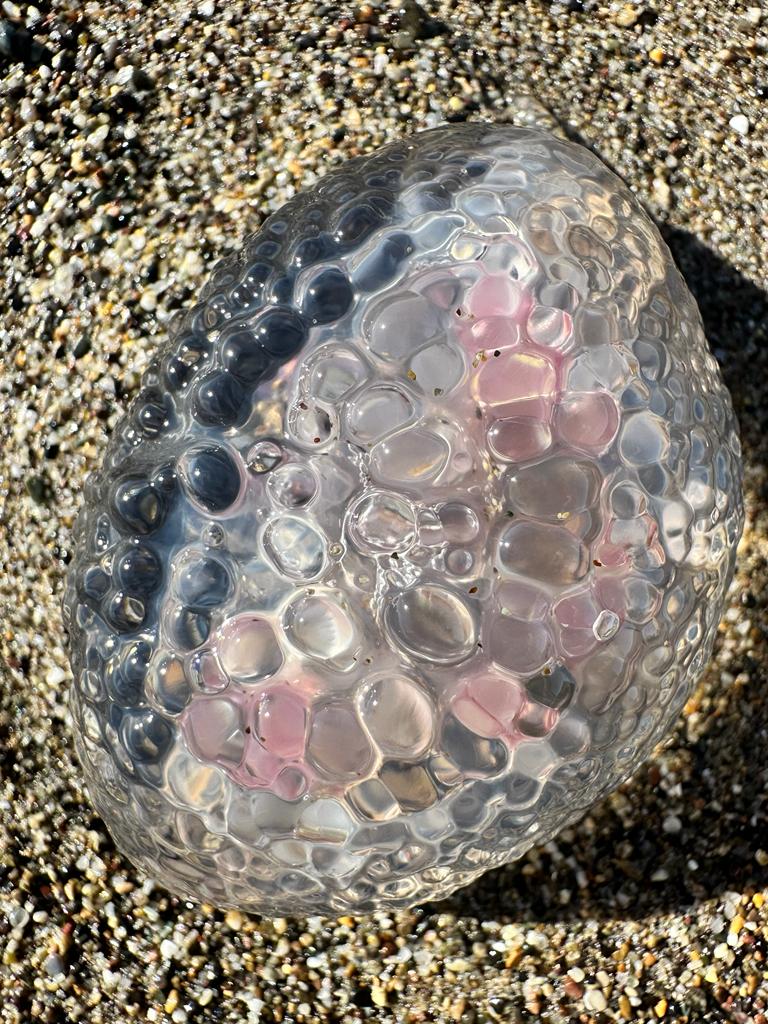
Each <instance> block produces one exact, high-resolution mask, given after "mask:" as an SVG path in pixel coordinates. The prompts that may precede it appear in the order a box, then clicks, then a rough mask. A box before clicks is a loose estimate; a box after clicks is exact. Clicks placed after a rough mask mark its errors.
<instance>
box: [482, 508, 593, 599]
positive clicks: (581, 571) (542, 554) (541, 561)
mask: <svg viewBox="0 0 768 1024" xmlns="http://www.w3.org/2000/svg"><path fill="white" fill-rule="evenodd" d="M499 561H500V563H501V565H502V566H503V567H504V568H505V569H507V570H508V571H509V572H514V573H518V574H519V575H520V576H526V577H528V578H529V579H533V580H540V581H541V582H542V583H550V584H559V585H564V584H567V583H576V582H578V580H580V579H583V577H584V576H585V575H586V573H587V572H588V570H589V559H588V551H587V549H586V547H585V546H584V545H583V544H582V543H581V541H580V540H578V538H576V537H574V536H573V534H571V533H569V532H568V531H567V530H566V529H564V528H563V527H561V526H552V525H549V524H545V523H533V522H520V523H515V524H514V525H513V526H510V527H508V528H507V529H506V530H505V531H504V532H503V533H502V535H501V538H500V540H499Z"/></svg>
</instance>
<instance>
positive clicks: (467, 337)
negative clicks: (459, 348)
mask: <svg viewBox="0 0 768 1024" xmlns="http://www.w3.org/2000/svg"><path fill="white" fill-rule="evenodd" d="M456 323H457V327H458V330H459V338H460V340H461V343H462V345H463V346H464V348H465V349H466V351H467V353H468V354H469V355H470V356H471V357H472V358H474V357H475V356H476V355H477V354H478V352H485V353H488V354H490V353H492V352H497V351H503V350H504V349H506V348H511V347H512V346H513V345H519V344H520V342H521V341H522V332H521V330H520V328H519V327H518V326H517V324H515V323H513V322H512V321H510V320H507V319H506V318H504V317H499V316H496V317H490V318H489V319H483V320H475V319H472V318H469V319H467V318H465V317H464V315H463V314H462V317H461V318H457V321H456Z"/></svg>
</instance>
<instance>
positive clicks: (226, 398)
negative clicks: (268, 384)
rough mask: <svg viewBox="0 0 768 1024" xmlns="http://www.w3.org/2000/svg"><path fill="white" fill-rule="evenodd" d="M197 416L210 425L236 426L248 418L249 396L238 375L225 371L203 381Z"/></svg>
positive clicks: (196, 408) (196, 411) (198, 391)
mask: <svg viewBox="0 0 768 1024" xmlns="http://www.w3.org/2000/svg"><path fill="white" fill-rule="evenodd" d="M195 416H196V417H197V419H198V420H199V421H200V422H201V423H204V424H205V425H206V426H209V427H234V426H238V425H239V424H241V423H243V422H244V420H246V419H247V418H248V396H247V394H246V391H245V388H244V387H243V385H242V384H241V382H240V381H239V380H238V379H237V377H235V376H233V375H232V374H231V373H226V372H224V371H222V372H220V373H214V374H212V375H211V376H210V377H207V378H206V379H205V380H203V381H201V383H200V386H199V387H198V389H197V394H196V395H195Z"/></svg>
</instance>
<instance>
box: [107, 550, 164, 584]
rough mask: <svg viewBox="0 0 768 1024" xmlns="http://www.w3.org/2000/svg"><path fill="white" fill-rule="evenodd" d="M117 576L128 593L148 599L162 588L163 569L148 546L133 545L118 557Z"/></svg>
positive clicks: (116, 564) (116, 563) (116, 562)
mask: <svg viewBox="0 0 768 1024" xmlns="http://www.w3.org/2000/svg"><path fill="white" fill-rule="evenodd" d="M115 575H116V576H117V579H118V580H119V582H120V585H121V586H122V588H123V589H124V590H125V591H126V592H127V593H129V594H135V595H137V596H138V597H148V596H149V595H150V594H153V593H154V592H155V591H156V590H157V588H158V587H159V586H160V583H161V582H162V578H163V567H162V565H161V563H160V559H159V558H158V557H157V555H156V554H155V553H154V551H153V550H152V549H151V548H149V547H147V545H146V544H132V545H130V546H129V547H127V548H124V549H123V551H122V552H121V553H120V554H119V555H118V556H117V558H116V560H115Z"/></svg>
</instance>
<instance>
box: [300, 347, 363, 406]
mask: <svg viewBox="0 0 768 1024" xmlns="http://www.w3.org/2000/svg"><path fill="white" fill-rule="evenodd" d="M367 375H368V374H367V370H366V367H365V364H364V363H363V360H362V359H361V358H360V356H359V355H357V353H356V352H354V351H353V350H352V349H348V348H342V347H341V346H328V347H326V348H323V349H320V351H319V352H318V354H317V357H316V359H315V361H314V363H313V365H312V371H311V373H310V377H309V392H310V394H311V395H313V396H314V397H315V398H318V399H320V400H321V401H323V402H338V401H339V400H340V399H342V398H344V397H345V395H347V394H348V393H349V392H350V391H352V390H353V389H354V388H356V387H358V386H359V385H360V384H361V383H362V382H363V381H364V380H365V379H366V377H367Z"/></svg>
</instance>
